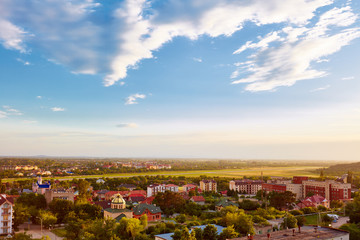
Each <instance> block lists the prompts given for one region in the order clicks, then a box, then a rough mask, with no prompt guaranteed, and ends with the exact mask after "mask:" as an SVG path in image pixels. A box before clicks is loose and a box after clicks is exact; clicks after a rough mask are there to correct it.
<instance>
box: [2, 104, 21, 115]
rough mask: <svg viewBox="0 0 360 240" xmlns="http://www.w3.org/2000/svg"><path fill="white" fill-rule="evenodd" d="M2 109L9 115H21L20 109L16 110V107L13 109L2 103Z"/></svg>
mask: <svg viewBox="0 0 360 240" xmlns="http://www.w3.org/2000/svg"><path fill="white" fill-rule="evenodd" d="M3 109H4V110H5V113H6V116H10V115H13V116H21V115H23V113H22V112H20V111H19V110H17V109H14V108H12V107H10V106H6V105H4V106H3Z"/></svg>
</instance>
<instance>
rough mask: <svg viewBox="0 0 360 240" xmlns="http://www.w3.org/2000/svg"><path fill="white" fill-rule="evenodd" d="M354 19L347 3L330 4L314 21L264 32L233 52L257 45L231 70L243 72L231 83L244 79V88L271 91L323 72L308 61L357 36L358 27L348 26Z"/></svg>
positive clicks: (328, 53) (236, 73)
mask: <svg viewBox="0 0 360 240" xmlns="http://www.w3.org/2000/svg"><path fill="white" fill-rule="evenodd" d="M340 19H341V21H340ZM356 19H357V16H356V15H355V14H354V13H353V12H352V9H351V8H350V7H349V6H346V7H343V8H333V9H331V10H329V11H327V12H325V13H324V14H322V15H321V16H320V18H319V20H318V21H317V22H316V23H315V24H312V23H309V24H307V25H306V26H303V27H286V28H283V29H282V30H281V31H280V32H277V33H276V34H274V33H271V34H268V35H266V36H265V37H264V38H261V39H260V41H259V42H258V43H246V44H245V45H243V46H242V47H240V48H239V49H238V50H236V51H235V52H234V53H235V54H237V53H241V52H243V51H245V50H246V49H249V48H253V49H255V48H259V49H258V50H257V51H256V52H255V53H253V54H252V55H250V56H249V58H250V61H248V62H246V63H245V64H243V65H239V67H238V68H237V69H236V70H235V72H234V73H233V76H239V74H238V72H239V71H240V70H241V71H243V72H244V73H245V74H243V76H241V77H240V79H237V80H233V82H232V83H233V84H239V83H247V85H246V86H245V90H247V91H252V92H257V91H272V90H274V89H276V88H277V87H280V86H292V85H294V84H295V83H296V82H297V81H300V80H305V79H314V78H320V77H324V76H326V75H327V74H328V72H326V71H323V70H317V69H315V68H314V66H312V63H313V62H316V61H319V60H321V59H323V58H324V57H326V56H329V55H331V54H334V53H335V52H338V51H339V50H340V49H341V48H342V47H344V46H346V45H349V44H350V42H351V41H352V40H354V39H356V38H359V37H360V28H349V26H350V25H352V24H353V23H354V22H355V20H356ZM346 27H348V28H346ZM278 35H281V36H282V37H278ZM264 39H265V41H264ZM270 43H271V45H270Z"/></svg>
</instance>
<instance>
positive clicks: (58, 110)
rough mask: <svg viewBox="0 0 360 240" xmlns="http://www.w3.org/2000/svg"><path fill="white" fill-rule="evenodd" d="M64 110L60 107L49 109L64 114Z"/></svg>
mask: <svg viewBox="0 0 360 240" xmlns="http://www.w3.org/2000/svg"><path fill="white" fill-rule="evenodd" d="M65 110H66V109H65V108H61V107H53V108H51V111H53V112H64V111H65Z"/></svg>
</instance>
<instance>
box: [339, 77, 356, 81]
mask: <svg viewBox="0 0 360 240" xmlns="http://www.w3.org/2000/svg"><path fill="white" fill-rule="evenodd" d="M354 79H355V77H354V76H350V77H343V78H341V80H343V81H347V80H354Z"/></svg>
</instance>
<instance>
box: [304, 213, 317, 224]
mask: <svg viewBox="0 0 360 240" xmlns="http://www.w3.org/2000/svg"><path fill="white" fill-rule="evenodd" d="M305 219H306V223H305V225H317V224H318V215H317V214H314V215H308V216H305Z"/></svg>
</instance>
